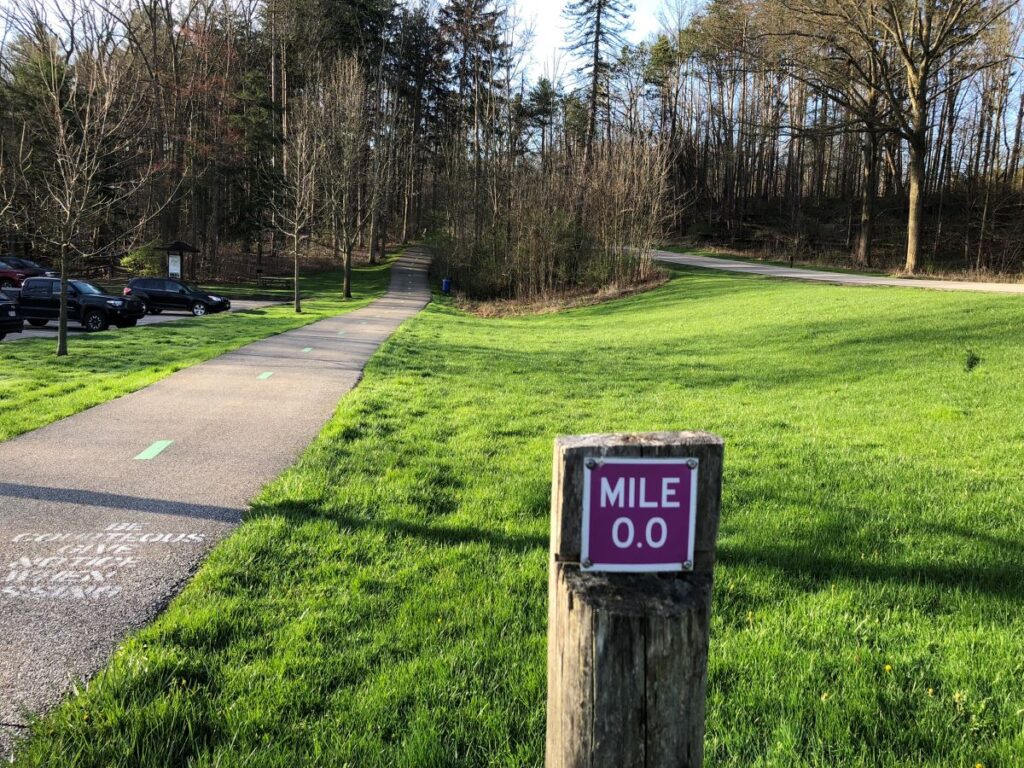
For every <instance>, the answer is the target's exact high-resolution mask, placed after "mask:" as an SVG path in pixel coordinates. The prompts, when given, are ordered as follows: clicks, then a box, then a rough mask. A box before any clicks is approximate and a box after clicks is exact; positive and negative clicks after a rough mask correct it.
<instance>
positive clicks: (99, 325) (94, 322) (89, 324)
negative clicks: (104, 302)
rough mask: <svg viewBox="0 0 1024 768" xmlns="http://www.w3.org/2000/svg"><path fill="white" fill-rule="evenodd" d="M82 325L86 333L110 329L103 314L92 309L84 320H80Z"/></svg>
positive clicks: (108, 322)
mask: <svg viewBox="0 0 1024 768" xmlns="http://www.w3.org/2000/svg"><path fill="white" fill-rule="evenodd" d="M82 325H84V326H85V330H87V331H105V330H107V328H109V327H110V321H108V320H107V316H106V315H105V314H103V313H102V312H97V311H96V310H95V309H94V310H92V311H91V312H88V313H86V315H85V318H84V319H83V320H82Z"/></svg>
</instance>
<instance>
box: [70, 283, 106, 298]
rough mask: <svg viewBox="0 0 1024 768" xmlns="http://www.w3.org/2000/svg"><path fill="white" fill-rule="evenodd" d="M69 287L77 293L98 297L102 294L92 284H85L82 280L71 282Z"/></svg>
mask: <svg viewBox="0 0 1024 768" xmlns="http://www.w3.org/2000/svg"><path fill="white" fill-rule="evenodd" d="M71 285H72V286H73V287H74V289H75V290H76V291H78V292H79V293H91V294H93V295H94V296H99V295H102V294H103V291H102V290H100V288H99V287H97V286H95V285H93V284H92V283H87V282H85V281H84V280H72V281H71Z"/></svg>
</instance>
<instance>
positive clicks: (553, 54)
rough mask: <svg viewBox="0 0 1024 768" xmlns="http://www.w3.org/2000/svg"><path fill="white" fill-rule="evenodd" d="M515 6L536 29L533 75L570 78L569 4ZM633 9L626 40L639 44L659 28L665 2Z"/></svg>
mask: <svg viewBox="0 0 1024 768" xmlns="http://www.w3.org/2000/svg"><path fill="white" fill-rule="evenodd" d="M514 4H515V8H516V10H517V12H518V15H519V16H520V17H521V18H522V20H523V21H524V22H525V23H526V24H528V25H530V26H532V28H533V34H534V38H533V46H532V54H533V55H532V58H533V62H532V65H531V66H530V73H531V74H532V75H534V76H539V75H542V74H546V75H549V76H550V75H558V74H561V75H565V74H567V72H568V70H569V68H570V64H569V55H568V54H567V53H566V52H565V51H564V48H565V45H566V38H565V33H566V30H567V28H568V23H569V22H567V21H566V20H565V19H564V18H562V9H563V8H564V7H565V5H566V0H514ZM633 5H634V7H635V9H636V10H635V11H634V12H633V14H632V29H631V30H630V31H629V32H628V33H627V35H626V37H627V39H628V40H629V41H630V42H632V43H638V42H640V41H641V40H645V39H646V38H647V37H648V36H649V35H650V34H651V33H652V32H655V31H657V29H658V28H659V26H660V25H659V23H658V14H659V12H660V11H661V9H662V7H663V5H664V0H633ZM556 66H557V68H556Z"/></svg>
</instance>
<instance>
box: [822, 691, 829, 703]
mask: <svg viewBox="0 0 1024 768" xmlns="http://www.w3.org/2000/svg"><path fill="white" fill-rule="evenodd" d="M821 700H822V701H828V691H825V693H823V694H821Z"/></svg>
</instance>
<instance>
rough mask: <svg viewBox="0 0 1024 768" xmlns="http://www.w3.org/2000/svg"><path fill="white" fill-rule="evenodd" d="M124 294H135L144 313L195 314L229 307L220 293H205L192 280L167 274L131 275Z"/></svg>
mask: <svg viewBox="0 0 1024 768" xmlns="http://www.w3.org/2000/svg"><path fill="white" fill-rule="evenodd" d="M124 295H125V296H134V297H135V298H137V299H139V300H140V301H142V303H143V304H145V306H146V312H148V313H152V314H154V315H158V314H160V313H161V312H163V311H164V310H167V311H171V312H173V311H178V312H191V313H192V314H193V315H195V316H196V317H201V316H202V315H205V314H208V313H210V312H224V311H226V310H229V309H231V302H230V301H228V300H227V299H225V298H224V297H223V296H214V295H213V294H211V293H207V292H206V291H204V290H203V289H202V288H200V287H199V286H197V285H195V284H193V283H187V282H185V281H184V280H175V279H173V278H167V277H133V278H132V279H131V280H129V281H128V285H126V286H125V288H124Z"/></svg>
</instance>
